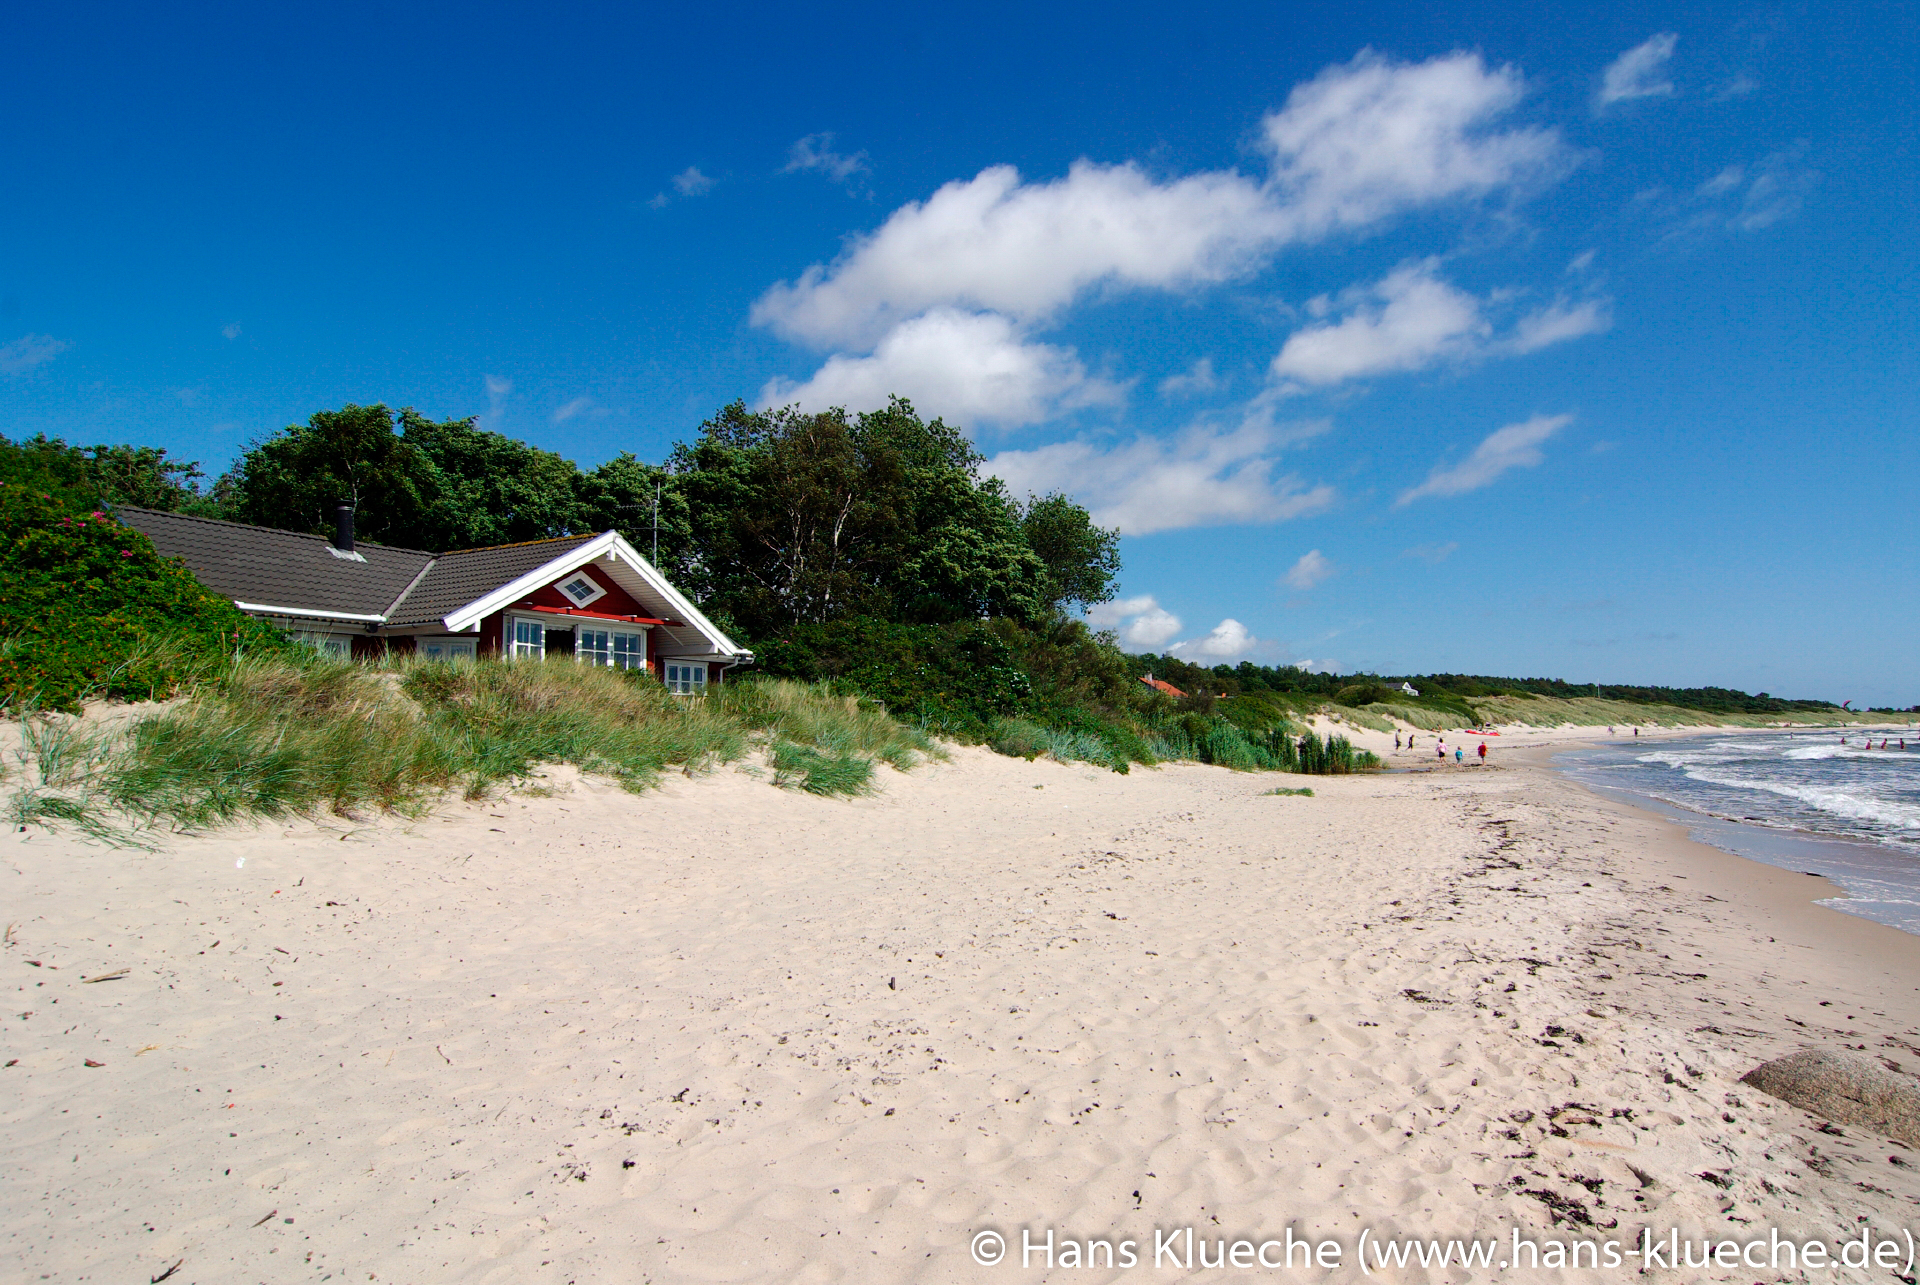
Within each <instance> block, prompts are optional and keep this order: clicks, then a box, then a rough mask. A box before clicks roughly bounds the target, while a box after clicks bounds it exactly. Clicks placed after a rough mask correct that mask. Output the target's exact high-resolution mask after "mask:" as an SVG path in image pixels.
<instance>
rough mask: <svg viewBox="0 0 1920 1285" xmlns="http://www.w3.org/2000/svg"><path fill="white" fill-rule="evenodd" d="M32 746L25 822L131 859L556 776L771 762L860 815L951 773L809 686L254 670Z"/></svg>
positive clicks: (41, 734) (547, 671)
mask: <svg viewBox="0 0 1920 1285" xmlns="http://www.w3.org/2000/svg"><path fill="white" fill-rule="evenodd" d="M17 727H18V735H17V737H16V738H14V739H15V740H16V745H15V747H14V750H13V757H14V759H15V760H16V762H15V764H13V765H11V766H12V767H13V769H14V771H13V773H12V777H13V779H12V780H10V781H9V785H11V786H12V791H11V795H10V799H9V804H10V806H9V811H10V814H11V816H12V817H13V819H14V820H15V822H16V823H17V824H36V823H37V824H42V825H48V824H60V825H65V826H69V827H73V828H77V829H80V830H82V831H84V832H86V833H89V834H92V835H94V836H95V837H99V838H106V839H109V840H114V841H122V840H124V841H128V842H137V841H138V840H137V838H136V833H137V831H138V830H139V829H141V828H142V827H146V826H152V825H156V824H158V825H167V826H171V827H174V828H179V829H204V828H207V827H211V826H217V825H221V824H226V823H231V822H235V821H240V820H245V819H249V818H253V817H278V816H286V815H304V814H313V813H318V812H322V811H330V812H333V813H337V814H342V815H351V814H353V813H355V812H358V811H365V810H377V811H384V812H395V813H401V814H406V815H418V814H420V813H422V812H424V811H426V810H427V809H429V808H430V807H432V806H433V805H434V804H435V803H437V802H439V801H440V800H442V799H443V798H445V797H447V796H448V795H450V794H454V793H458V794H461V795H464V796H465V797H467V798H478V797H481V796H484V795H486V794H487V793H489V792H490V791H492V790H494V789H497V788H499V787H502V786H505V785H508V784H511V783H513V782H516V781H521V780H524V779H525V778H527V777H528V776H530V775H531V774H532V773H533V772H534V771H535V770H536V769H537V768H539V767H540V766H541V765H543V764H562V763H564V764H572V765H573V766H575V767H577V768H579V769H580V770H581V771H582V772H587V773H591V774H593V775H596V776H601V777H605V778H608V779H610V780H613V781H617V782H619V783H620V784H621V785H622V786H623V787H625V788H626V789H628V790H632V791H635V792H638V791H642V790H645V789H647V788H648V787H650V786H651V785H653V784H654V783H655V782H656V781H657V780H658V779H659V777H660V774H661V772H662V771H663V770H665V769H667V768H670V767H684V768H689V769H707V768H711V767H713V766H715V765H717V764H721V763H728V762H733V761H736V760H739V759H742V758H744V757H746V756H747V755H748V754H750V753H752V752H753V751H754V750H756V749H760V748H764V749H766V751H767V752H768V755H769V758H770V759H771V762H772V765H773V769H774V772H773V780H774V783H775V784H777V785H782V786H794V787H797V788H800V789H803V790H807V791H809V792H811V793H815V794H823V795H841V796H847V795H856V794H862V793H866V792H869V791H870V790H871V789H872V788H873V775H874V764H875V763H876V762H884V763H887V764H890V765H891V766H893V767H895V768H897V769H899V770H901V771H905V770H908V769H910V768H912V767H913V766H914V765H915V764H916V763H918V762H919V761H920V760H921V759H923V758H926V757H931V756H937V755H938V754H939V751H938V749H937V748H936V747H935V746H934V745H933V743H932V742H931V741H930V740H928V738H927V737H926V736H925V735H924V734H922V733H920V732H918V731H915V730H914V729H912V728H908V727H905V726H903V725H902V724H900V723H898V722H895V721H894V720H893V719H890V718H888V717H887V716H886V715H884V714H881V713H878V712H875V711H872V710H869V709H862V708H860V706H859V704H858V703H857V702H856V701H855V700H853V699H852V698H849V697H841V696H833V695H830V694H828V693H827V692H826V691H825V690H824V689H820V688H814V687H809V686H807V685H805V684H801V683H795V682H786V681H751V680H749V681H747V682H742V683H737V684H728V685H727V686H724V687H721V688H717V689H715V690H714V691H713V692H712V693H711V694H709V695H707V696H704V697H691V698H690V697H677V696H673V695H670V694H668V693H667V691H666V690H665V689H664V688H663V687H662V686H661V685H660V684H659V683H658V682H656V681H655V680H654V679H653V678H652V677H650V676H648V675H646V674H644V673H638V672H634V673H628V672H622V671H618V670H612V669H600V668H589V667H586V666H582V665H575V664H572V663H569V662H566V661H560V660H554V661H549V662H544V663H540V662H524V661H522V662H514V663H511V664H507V663H501V662H496V661H481V662H478V663H474V662H459V663H448V662H441V661H418V660H412V659H403V660H394V661H390V662H386V663H383V664H380V665H368V664H363V663H357V662H352V661H342V660H332V659H327V658H323V657H317V656H315V657H306V656H301V657H292V658H289V657H270V658H263V659H241V660H238V661H234V662H232V663H231V664H229V665H228V666H227V667H226V668H225V669H224V670H223V671H221V672H220V673H219V674H218V675H217V676H215V677H214V678H213V679H211V680H210V681H208V682H206V683H204V684H203V685H202V686H201V687H199V688H198V689H197V690H196V691H195V692H193V693H192V694H191V695H190V696H188V697H186V698H184V699H182V700H180V701H178V702H177V703H175V704H174V705H172V706H171V707H169V708H166V709H164V710H161V711H159V712H156V713H153V714H150V715H147V716H145V717H140V718H137V719H134V720H131V721H129V722H126V723H124V724H123V725H121V726H118V727H111V726H109V727H101V726H90V725H89V724H87V723H85V722H83V721H81V720H76V719H63V718H56V719H45V718H39V717H32V716H29V717H22V718H21V719H19V720H18V722H17Z"/></svg>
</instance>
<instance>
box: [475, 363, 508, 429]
mask: <svg viewBox="0 0 1920 1285" xmlns="http://www.w3.org/2000/svg"><path fill="white" fill-rule="evenodd" d="M480 380H481V383H482V384H483V385H484V386H485V388H486V390H487V409H486V410H484V411H482V412H481V414H480V427H482V428H484V429H487V430H488V431H490V432H495V433H497V432H499V431H500V421H501V420H502V419H503V418H504V417H505V416H506V413H507V397H508V395H509V394H511V393H512V392H513V381H512V380H511V379H502V378H501V377H500V376H498V375H482V376H481V377H480Z"/></svg>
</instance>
